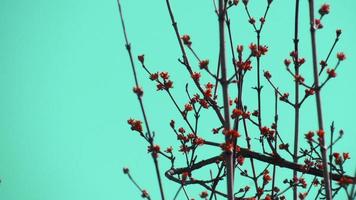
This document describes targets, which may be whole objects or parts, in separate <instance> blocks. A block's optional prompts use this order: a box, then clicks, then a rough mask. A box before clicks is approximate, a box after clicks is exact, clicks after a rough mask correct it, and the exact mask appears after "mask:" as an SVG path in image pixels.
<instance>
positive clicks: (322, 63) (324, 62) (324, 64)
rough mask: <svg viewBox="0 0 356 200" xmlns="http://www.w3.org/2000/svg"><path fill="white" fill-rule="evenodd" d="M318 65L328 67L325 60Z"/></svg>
mask: <svg viewBox="0 0 356 200" xmlns="http://www.w3.org/2000/svg"><path fill="white" fill-rule="evenodd" d="M319 64H320V65H321V67H326V66H327V65H328V63H326V61H325V60H322V61H320V63H319Z"/></svg>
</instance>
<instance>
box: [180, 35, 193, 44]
mask: <svg viewBox="0 0 356 200" xmlns="http://www.w3.org/2000/svg"><path fill="white" fill-rule="evenodd" d="M181 39H182V41H183V44H185V45H187V46H190V45H192V42H191V41H190V36H189V35H183V36H182V37H181Z"/></svg>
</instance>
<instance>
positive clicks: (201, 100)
mask: <svg viewBox="0 0 356 200" xmlns="http://www.w3.org/2000/svg"><path fill="white" fill-rule="evenodd" d="M199 104H200V105H201V106H202V107H203V108H208V107H209V104H208V102H207V101H206V100H205V99H200V100H199Z"/></svg>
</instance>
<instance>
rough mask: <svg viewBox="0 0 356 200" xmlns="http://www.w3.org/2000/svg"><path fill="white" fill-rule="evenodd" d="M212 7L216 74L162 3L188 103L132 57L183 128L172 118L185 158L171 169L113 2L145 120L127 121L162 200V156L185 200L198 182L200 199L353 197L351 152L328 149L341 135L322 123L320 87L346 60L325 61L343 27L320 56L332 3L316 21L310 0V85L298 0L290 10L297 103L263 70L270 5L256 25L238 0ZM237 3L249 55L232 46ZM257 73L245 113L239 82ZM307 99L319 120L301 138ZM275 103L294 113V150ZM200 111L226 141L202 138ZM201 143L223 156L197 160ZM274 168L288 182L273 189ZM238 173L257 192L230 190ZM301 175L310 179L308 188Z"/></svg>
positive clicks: (289, 61) (165, 76) (290, 62)
mask: <svg viewBox="0 0 356 200" xmlns="http://www.w3.org/2000/svg"><path fill="white" fill-rule="evenodd" d="M213 3H214V6H215V14H216V17H217V19H218V25H219V26H218V27H219V29H218V31H219V50H218V54H219V59H218V62H217V63H218V66H217V68H216V72H215V71H212V67H211V64H210V62H209V59H201V58H200V56H199V55H198V53H197V52H196V51H195V50H194V48H193V42H192V40H191V37H190V36H189V35H188V34H181V33H180V32H179V28H178V25H177V22H176V21H175V18H174V13H173V10H172V7H171V4H170V1H169V0H166V5H167V9H168V12H169V17H170V20H171V22H172V25H173V30H174V33H175V35H176V38H177V41H178V44H179V48H180V51H181V53H182V57H181V58H180V59H178V61H179V63H180V64H181V65H182V66H184V68H185V69H186V71H187V72H188V75H189V76H190V77H191V79H192V81H193V83H194V85H195V87H196V90H197V92H196V93H194V94H193V93H192V92H191V90H190V88H189V87H188V84H187V85H186V91H185V92H186V94H187V96H188V102H187V103H186V104H185V105H184V106H180V105H179V104H178V103H177V101H176V99H175V98H174V95H173V94H172V92H171V91H172V89H173V80H171V78H170V76H169V73H168V72H152V71H151V70H150V67H147V66H146V65H147V64H146V63H145V57H144V55H139V56H138V57H137V58H138V61H139V63H140V65H141V66H142V69H143V70H144V71H145V72H146V73H147V74H148V75H149V78H150V79H151V80H152V81H153V82H155V83H156V87H157V90H158V91H162V92H166V93H167V94H168V96H169V98H170V99H171V101H172V103H173V106H174V109H177V110H178V112H179V113H180V115H181V116H180V117H181V119H182V120H183V121H184V123H185V126H186V127H188V129H187V130H186V129H185V128H183V127H178V126H177V125H176V122H175V121H174V120H171V121H170V123H169V125H170V127H171V129H172V131H173V132H174V133H175V135H176V137H177V140H178V142H179V143H180V149H179V151H180V152H181V153H182V155H183V157H184V159H185V162H186V166H184V167H178V168H177V167H175V160H176V156H177V155H174V153H173V149H172V147H168V148H167V149H166V150H161V147H160V146H159V145H158V144H156V143H155V134H154V132H152V131H151V129H150V124H149V122H148V119H147V116H146V111H145V106H144V103H143V93H144V92H143V89H142V88H141V87H140V84H139V80H138V78H137V75H136V66H135V61H134V56H133V53H132V52H131V45H130V42H129V41H128V37H127V32H126V29H125V24H124V20H123V14H122V9H121V5H120V1H119V0H118V6H119V11H120V17H121V22H122V26H123V32H124V36H125V42H126V49H127V51H128V55H129V58H130V62H131V67H132V71H133V75H134V79H135V86H134V88H133V92H134V93H135V94H136V95H137V97H138V101H139V106H140V108H141V111H142V115H143V121H141V120H137V119H129V120H128V124H129V125H130V126H131V129H132V130H133V131H135V132H138V133H139V135H140V136H141V137H142V138H144V139H145V140H146V141H147V142H148V144H149V146H148V151H149V152H150V153H151V157H152V159H153V161H154V166H155V172H156V175H157V180H158V186H159V190H160V194H161V199H162V200H163V199H165V198H166V196H165V194H166V193H167V192H166V191H165V190H164V186H163V183H162V173H161V171H160V168H159V163H158V157H159V156H160V157H163V158H166V159H167V160H168V161H169V162H170V163H171V168H170V169H168V170H166V171H165V172H164V175H165V176H166V178H168V179H169V180H171V181H173V182H176V183H177V184H179V185H180V186H181V187H180V189H179V190H178V192H177V194H178V193H179V192H180V191H181V190H183V191H184V193H185V196H186V198H187V199H188V200H189V199H190V197H189V194H188V193H187V191H186V189H185V188H186V187H187V186H189V185H200V186H202V187H203V188H205V189H206V190H207V191H203V192H202V193H201V195H200V197H201V198H204V199H213V198H215V199H216V198H217V196H221V197H224V198H227V199H229V200H231V199H285V197H284V195H285V193H286V192H287V191H289V190H293V199H298V198H299V199H309V198H312V197H311V192H310V191H311V190H312V189H313V188H317V192H316V198H318V197H319V198H326V199H328V200H329V199H332V198H333V197H334V196H335V195H336V194H337V193H338V192H339V191H340V190H344V191H345V192H346V194H347V197H348V199H350V200H351V199H354V198H355V197H356V190H355V188H354V184H355V182H356V178H355V177H352V176H348V175H346V172H345V171H344V168H343V164H344V163H345V162H346V161H347V160H349V159H350V156H349V153H347V152H345V153H342V154H340V153H338V152H335V151H334V149H333V146H334V145H335V143H336V142H338V141H339V140H340V139H341V137H342V135H343V131H342V130H340V131H339V134H338V135H337V133H336V132H335V126H334V123H332V124H331V125H330V131H327V130H326V128H325V126H324V124H323V112H322V104H321V96H320V93H321V91H322V89H324V86H325V85H326V84H327V83H328V82H329V81H330V80H332V79H333V78H335V77H336V70H337V68H338V67H339V65H340V64H341V62H342V61H343V60H345V58H346V56H345V54H344V53H342V52H339V53H337V54H336V61H337V63H336V65H335V66H329V63H328V61H329V59H330V58H331V54H332V53H333V52H334V48H335V46H336V45H337V43H338V41H339V39H340V36H341V30H339V29H338V30H336V33H335V41H334V43H333V45H332V47H331V48H330V51H329V53H328V55H327V57H326V59H324V60H320V59H318V48H317V42H316V32H317V31H318V30H320V29H322V28H323V24H322V19H323V17H325V16H326V15H328V14H329V12H330V6H329V5H328V4H323V5H321V7H320V9H319V10H318V13H319V17H318V18H316V17H315V16H314V9H315V8H314V1H313V0H309V1H308V3H309V4H308V6H309V13H308V14H309V20H310V27H309V28H310V39H311V55H312V56H311V57H312V61H311V63H310V64H309V65H310V67H311V68H312V72H313V73H312V76H313V81H312V82H311V83H307V82H306V81H305V79H304V77H303V74H302V73H301V72H300V68H301V67H302V66H304V65H305V59H304V58H303V57H302V56H301V54H300V52H299V45H300V44H299V26H300V25H299V24H300V23H299V15H300V9H299V8H300V5H299V0H295V12H294V13H293V16H294V38H293V42H294V49H293V50H292V51H291V52H290V55H289V56H290V57H289V58H286V59H285V60H284V65H285V69H286V71H287V74H289V75H290V76H291V78H292V80H293V81H294V83H293V84H294V92H293V94H294V100H292V99H291V98H290V97H289V96H290V94H289V93H287V92H282V91H281V90H280V89H279V88H278V87H277V86H276V84H275V83H274V82H273V81H272V74H271V73H270V72H269V71H267V70H264V71H263V70H262V66H261V65H262V64H261V62H262V61H261V60H262V58H263V57H265V56H266V55H267V52H268V47H267V46H266V45H263V44H261V33H262V30H263V28H264V25H265V21H266V20H267V17H268V13H269V11H270V7H271V5H272V0H267V1H266V9H265V12H264V14H263V16H262V17H261V18H260V19H259V22H257V21H256V20H255V19H254V18H253V17H252V14H251V11H250V9H249V1H248V0H243V1H242V2H239V1H238V0H235V1H227V0H219V1H218V2H217V3H216V2H215V0H214V1H213ZM235 6H243V7H244V9H245V11H246V13H247V16H248V22H249V23H250V24H251V27H252V28H253V30H254V31H255V34H256V42H255V43H251V44H250V45H249V47H248V48H249V49H248V50H246V48H244V46H242V45H237V47H236V46H234V39H233V35H232V33H231V26H230V15H229V11H230V10H233V9H234V7H235ZM226 42H227V46H226ZM228 50H230V51H231V58H232V62H231V63H229V62H227V57H228V55H227V54H228V52H227V51H228ZM187 52H189V53H191V54H192V56H193V58H194V59H196V61H197V63H198V66H199V68H200V70H201V71H200V72H197V71H195V70H194V68H196V67H195V64H192V63H193V62H192V60H191V58H190V57H189V56H188V53H187ZM255 68H256V69H255ZM291 68H292V69H291ZM254 70H255V72H256V77H255V81H256V86H255V87H254V88H253V89H254V90H255V91H256V93H257V99H256V101H257V109H256V110H250V109H249V107H250V106H247V104H245V103H244V102H247V101H251V99H248V100H246V99H244V98H243V94H244V91H245V87H244V82H246V74H249V73H252V71H254ZM230 72H231V73H230ZM325 72H326V73H325ZM203 73H204V74H206V75H208V76H210V78H211V81H210V82H207V83H205V84H204V83H203V81H202V78H201V76H202V74H203ZM323 74H326V77H323V76H322V75H323ZM262 75H263V76H262ZM263 77H264V78H265V80H266V81H267V82H268V83H269V85H270V86H271V88H273V91H274V92H273V94H272V95H271V94H266V95H268V96H271V97H273V98H274V105H273V107H274V117H273V123H272V125H266V124H264V123H263V120H262V119H263V115H262V114H264V113H263V109H262V88H263V86H262V84H261V80H262V78H263ZM302 89H304V90H305V93H304V95H303V94H301V92H300V90H302ZM234 92H235V93H236V94H237V95H236V98H234V99H233V98H232V95H231V94H233V93H234ZM311 98H315V102H316V104H315V108H316V112H317V118H316V119H315V120H316V122H317V126H318V129H317V130H310V131H308V132H307V133H301V131H300V127H301V126H302V125H303V124H301V123H300V108H301V107H302V106H303V105H304V102H305V101H306V100H308V99H311ZM279 102H282V103H285V104H287V105H289V106H291V108H292V109H293V114H294V127H293V129H294V140H293V141H291V142H290V143H291V144H293V148H292V149H291V148H290V147H289V142H287V141H285V140H284V139H283V135H281V134H280V132H279V129H278V127H279V124H278V122H279V121H278V120H279V119H278V116H279V110H278V105H279ZM204 110H212V111H213V112H214V113H215V115H216V117H217V120H218V122H219V123H220V126H218V127H214V128H213V130H212V132H213V134H216V135H222V137H223V138H224V142H216V141H209V140H206V139H204V135H201V134H200V133H198V126H199V118H200V115H201V114H202V113H203V111H204ZM266 116H267V115H266ZM254 129H257V130H258V132H259V135H258V138H259V139H258V141H259V145H260V146H259V147H258V148H260V149H262V151H261V152H257V151H254V150H252V149H257V147H253V146H252V143H251V140H252V137H255V136H252V134H251V130H254ZM254 135H255V134H254ZM303 136H304V138H305V141H306V143H307V147H306V148H302V147H300V138H301V137H303ZM325 137H330V143H329V144H327V143H326V140H325ZM243 140H245V141H243ZM203 145H204V146H211V147H215V148H220V149H221V150H222V151H221V153H220V154H218V155H214V156H212V157H210V158H208V159H204V160H197V155H196V154H197V149H199V148H200V147H201V146H203ZM290 149H291V150H290ZM245 159H248V160H249V164H250V165H249V169H246V164H245V165H244V161H245ZM302 159H304V162H301V160H302ZM257 161H259V162H263V163H266V166H265V167H264V168H263V169H262V170H261V169H258V167H256V162H257ZM209 165H216V173H215V174H214V175H213V173H211V174H210V175H209V174H208V175H207V176H206V177H204V178H202V179H200V178H199V179H198V178H195V177H194V176H193V175H192V174H193V172H195V171H197V170H199V169H202V168H204V167H207V166H209ZM277 167H281V168H287V169H289V170H291V171H293V176H292V177H290V178H286V179H285V180H284V181H283V183H284V185H283V186H277V185H278V184H281V183H280V182H278V180H277V178H276V174H277ZM244 168H245V169H244ZM236 170H237V171H236ZM124 173H125V174H127V175H128V177H129V178H130V179H131V180H132V181H133V183H134V184H135V185H136V186H137V187H138V189H139V190H140V191H141V192H142V197H144V198H147V199H150V196H149V194H148V193H147V191H146V190H144V189H142V188H141V187H139V186H138V185H137V183H136V182H135V181H134V179H133V178H132V177H131V174H130V171H129V169H128V168H124ZM237 173H240V175H241V177H244V178H246V179H250V180H251V181H252V182H253V186H254V189H251V187H250V186H245V187H243V188H241V189H240V190H238V191H235V187H236V181H235V177H236V174H237ZM304 176H311V177H312V179H311V180H310V181H309V183H308V181H307V179H305V178H304ZM223 180H226V181H225V182H226V191H219V190H218V189H217V186H218V184H219V183H220V182H222V181H223ZM283 188H284V189H283ZM301 191H302V192H301ZM175 198H176V197H175Z"/></svg>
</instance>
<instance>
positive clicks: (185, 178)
mask: <svg viewBox="0 0 356 200" xmlns="http://www.w3.org/2000/svg"><path fill="white" fill-rule="evenodd" d="M190 176H191V174H190V172H182V182H185V181H186V180H187V178H188V177H190Z"/></svg>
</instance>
